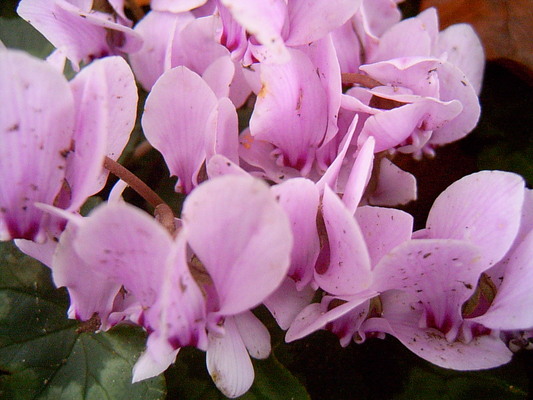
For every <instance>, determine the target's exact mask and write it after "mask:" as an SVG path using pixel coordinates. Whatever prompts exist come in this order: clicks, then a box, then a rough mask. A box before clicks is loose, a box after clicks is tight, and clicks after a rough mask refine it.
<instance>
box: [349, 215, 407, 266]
mask: <svg viewBox="0 0 533 400" xmlns="http://www.w3.org/2000/svg"><path fill="white" fill-rule="evenodd" d="M355 217H356V220H357V223H358V224H359V226H360V227H361V231H362V233H363V236H364V238H365V241H366V244H367V247H368V252H369V254H370V260H371V263H372V265H373V266H375V265H377V263H378V262H379V260H381V258H382V257H383V256H385V255H386V254H387V253H389V252H390V251H391V250H392V249H393V248H394V247H396V246H398V245H400V244H402V243H403V242H406V241H407V240H409V239H411V233H412V232H413V217H412V216H411V215H409V214H407V213H406V212H403V211H400V210H396V209H394V208H381V207H370V206H364V207H359V208H357V210H356V211H355Z"/></svg>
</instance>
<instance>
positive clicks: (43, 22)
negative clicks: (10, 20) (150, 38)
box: [17, 0, 142, 71]
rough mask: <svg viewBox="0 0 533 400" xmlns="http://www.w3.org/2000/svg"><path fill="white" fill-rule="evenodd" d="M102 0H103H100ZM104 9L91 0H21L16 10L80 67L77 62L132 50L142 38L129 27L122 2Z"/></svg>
mask: <svg viewBox="0 0 533 400" xmlns="http://www.w3.org/2000/svg"><path fill="white" fill-rule="evenodd" d="M102 3H103V2H102ZM106 4H107V7H105V6H104V7H103V9H98V8H93V7H94V4H93V1H92V0H81V1H72V0H22V1H21V2H20V3H19V6H18V8H17V13H18V14H19V15H20V16H21V17H22V18H24V19H25V20H26V21H28V22H29V23H30V24H32V25H33V26H34V27H35V28H36V29H37V30H38V31H39V32H41V33H42V34H43V36H44V37H46V38H47V39H48V40H49V41H50V42H51V43H52V44H53V45H54V46H55V47H56V49H57V51H59V52H60V53H61V54H62V55H63V56H64V57H66V58H68V59H69V60H70V62H71V63H72V66H73V68H74V70H76V71H78V70H79V64H80V62H84V63H88V62H90V61H92V60H94V59H97V58H101V57H106V56H111V55H122V54H125V53H130V52H135V51H137V50H139V49H140V48H141V45H142V39H141V37H140V36H139V35H138V34H137V33H136V32H134V31H133V30H132V29H131V26H132V22H131V21H130V20H129V19H127V18H126V16H125V14H124V1H123V0H122V1H112V2H110V3H107V2H106Z"/></svg>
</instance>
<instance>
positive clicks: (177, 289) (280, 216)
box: [52, 175, 292, 397]
mask: <svg viewBox="0 0 533 400" xmlns="http://www.w3.org/2000/svg"><path fill="white" fill-rule="evenodd" d="M182 218H183V219H182V226H181V228H180V230H179V232H178V233H177V235H176V237H172V236H171V234H170V233H169V232H168V231H166V230H165V229H164V228H163V227H162V226H161V225H160V224H159V223H157V222H156V221H155V220H154V219H152V218H150V217H149V216H148V215H146V214H145V213H143V212H142V211H140V210H138V209H135V208H134V207H132V206H129V205H126V204H124V203H109V204H106V205H103V206H100V207H99V208H97V209H96V210H95V211H94V212H93V213H92V214H90V216H89V217H87V218H80V217H77V218H71V222H70V224H73V225H74V227H72V231H71V233H72V234H71V236H70V237H69V238H67V239H66V240H64V241H63V240H62V241H61V243H60V246H59V248H58V250H57V251H56V254H55V262H57V263H59V264H58V265H54V266H53V268H52V270H53V273H54V274H56V271H57V274H58V276H57V278H59V276H60V278H61V279H60V280H59V279H58V283H59V284H65V285H66V286H67V288H68V289H69V292H70V293H71V300H72V302H73V303H72V306H71V307H72V308H73V309H75V310H76V315H78V316H81V315H85V316H87V315H89V314H90V312H92V313H97V314H98V315H99V316H100V318H101V320H105V321H117V322H118V321H120V319H119V318H117V316H122V318H123V319H127V320H130V321H132V322H134V323H137V324H139V325H142V326H143V327H145V329H146V330H147V331H148V333H149V337H148V342H147V349H146V351H145V353H143V355H142V356H141V358H140V359H139V360H138V362H137V364H136V365H135V368H134V378H133V379H134V381H138V380H142V379H146V378H149V377H152V376H155V375H158V374H160V373H162V372H163V371H164V370H165V369H166V368H167V367H168V366H169V365H170V364H171V363H172V362H173V361H174V359H175V357H176V355H177V353H178V351H179V349H180V348H181V347H183V346H188V345H191V346H196V347H198V348H200V349H202V350H206V351H207V353H208V355H207V366H208V369H209V371H210V373H211V375H212V377H213V380H214V382H215V384H216V385H217V386H218V387H219V388H220V390H221V391H223V392H224V393H225V394H226V395H227V396H231V397H236V396H238V395H240V394H242V393H244V392H245V391H246V390H248V388H249V387H250V385H251V384H252V382H253V376H254V373H253V367H252V364H251V362H250V359H249V356H248V353H249V354H250V355H252V356H254V357H258V358H265V357H267V356H268V354H269V352H270V344H269V335H268V331H267V330H266V328H265V327H264V326H262V324H261V323H260V322H259V320H257V319H256V317H254V316H253V315H252V314H251V312H250V311H249V310H250V309H251V308H253V307H255V306H257V305H258V304H260V303H261V302H262V301H263V300H264V299H265V298H266V297H267V296H268V295H269V294H270V293H272V292H273V291H274V290H275V289H276V288H277V287H278V286H279V285H280V284H281V282H282V280H283V279H284V277H285V275H286V273H287V270H288V268H289V261H290V253H291V249H292V233H291V229H290V226H289V222H288V219H287V217H286V215H285V213H284V211H283V209H282V208H281V207H280V206H279V205H278V204H277V202H276V200H275V198H274V195H273V194H272V193H271V192H270V190H269V188H268V186H266V185H265V184H264V183H262V182H261V181H259V180H255V179H253V178H251V177H249V176H244V177H243V176H232V175H228V176H223V177H219V178H213V179H210V180H209V181H207V182H205V183H204V184H202V185H200V186H198V187H197V188H196V189H194V190H193V191H192V192H191V194H190V195H189V196H188V197H187V199H186V201H185V204H184V208H183V214H182ZM70 224H69V225H68V227H69V228H70V227H71V225H70ZM74 259H79V260H82V261H83V265H84V266H85V269H86V270H87V271H91V272H92V278H90V279H88V277H87V276H85V275H83V276H80V275H77V273H76V270H75V268H71V265H72V261H73V260H74ZM89 275H90V274H89ZM257 276H261V279H260V280H259V279H257ZM57 278H56V279H57ZM82 278H83V279H88V281H86V282H84V283H82V282H81V281H80V279H82ZM109 284H111V286H109ZM113 284H114V285H113ZM116 285H118V286H119V287H121V286H122V287H123V288H124V291H125V293H126V295H127V296H129V298H128V299H127V301H125V302H121V301H120V296H124V294H121V293H119V294H118V295H117V294H116ZM88 287H91V291H88V290H87V288H88ZM105 290H110V291H109V292H108V297H106V296H105ZM90 292H93V293H99V294H101V296H100V298H102V299H104V300H106V301H101V302H95V298H94V295H91V293H90ZM109 298H111V299H115V301H114V302H110V301H107V299H109ZM117 298H118V300H117ZM98 307H101V308H100V309H98ZM88 310H90V312H89V311H88ZM110 325H112V323H109V324H108V325H107V326H110Z"/></svg>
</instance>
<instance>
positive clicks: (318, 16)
mask: <svg viewBox="0 0 533 400" xmlns="http://www.w3.org/2000/svg"><path fill="white" fill-rule="evenodd" d="M361 2H362V0H355V1H354V0H291V1H289V2H288V12H289V21H290V27H289V32H290V33H289V37H288V38H287V41H286V42H287V44H288V45H290V46H298V45H304V44H308V43H311V42H314V41H317V40H320V39H322V38H323V37H324V36H326V35H327V34H328V33H329V32H331V31H332V30H334V29H337V28H339V27H340V26H341V25H342V24H344V23H345V22H346V21H348V19H350V18H351V17H352V16H353V15H354V14H355V13H356V12H357V10H358V9H359V6H360V5H361Z"/></svg>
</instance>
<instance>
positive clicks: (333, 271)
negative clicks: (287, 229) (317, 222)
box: [315, 186, 372, 296]
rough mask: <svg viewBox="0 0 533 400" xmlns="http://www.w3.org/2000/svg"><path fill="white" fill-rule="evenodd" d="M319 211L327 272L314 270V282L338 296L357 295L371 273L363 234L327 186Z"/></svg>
mask: <svg viewBox="0 0 533 400" xmlns="http://www.w3.org/2000/svg"><path fill="white" fill-rule="evenodd" d="M322 213H323V216H324V222H325V224H326V230H327V233H328V242H329V253H330V257H329V263H328V267H327V270H326V271H315V281H316V282H317V283H318V285H320V287H321V288H322V289H324V290H325V291H326V292H328V293H331V294H334V295H337V296H341V295H345V296H349V295H356V294H357V293H359V292H361V291H363V290H366V289H368V288H369V287H370V284H371V282H372V275H371V271H370V268H371V266H370V256H369V254H368V250H367V247H366V243H365V239H364V236H363V233H362V232H361V229H360V228H359V225H358V224H357V221H356V220H355V218H354V216H353V214H352V213H351V212H350V211H349V210H348V209H347V208H346V207H345V206H344V204H343V203H342V201H341V199H339V197H338V196H337V195H336V194H335V193H333V191H332V190H331V189H330V188H329V187H328V186H326V188H325V190H324V197H323V200H322Z"/></svg>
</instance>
